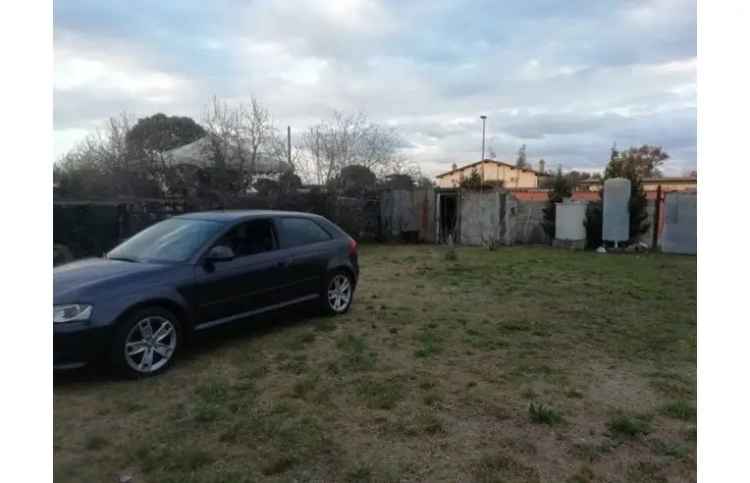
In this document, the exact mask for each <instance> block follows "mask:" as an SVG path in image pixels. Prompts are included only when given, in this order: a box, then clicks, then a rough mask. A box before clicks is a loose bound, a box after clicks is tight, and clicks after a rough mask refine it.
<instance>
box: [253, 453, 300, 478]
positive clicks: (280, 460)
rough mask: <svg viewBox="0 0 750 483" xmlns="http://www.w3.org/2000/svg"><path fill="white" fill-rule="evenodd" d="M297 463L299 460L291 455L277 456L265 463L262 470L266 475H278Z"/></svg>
mask: <svg viewBox="0 0 750 483" xmlns="http://www.w3.org/2000/svg"><path fill="white" fill-rule="evenodd" d="M296 463H297V460H296V459H294V457H292V456H289V455H281V456H277V457H274V458H271V460H270V461H268V463H266V464H265V465H263V467H262V468H261V472H262V473H263V474H264V475H265V476H271V475H278V474H281V473H284V472H285V471H287V470H289V469H290V468H291V467H292V466H294V465H295V464H296Z"/></svg>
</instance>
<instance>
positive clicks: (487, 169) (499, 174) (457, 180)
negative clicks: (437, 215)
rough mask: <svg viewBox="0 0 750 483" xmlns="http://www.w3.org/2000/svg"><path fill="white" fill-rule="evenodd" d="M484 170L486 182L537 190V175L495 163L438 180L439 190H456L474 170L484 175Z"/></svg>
mask: <svg viewBox="0 0 750 483" xmlns="http://www.w3.org/2000/svg"><path fill="white" fill-rule="evenodd" d="M483 168H484V181H485V182H492V181H502V182H503V184H504V186H505V187H507V188H536V187H537V185H538V176H537V174H536V173H534V172H531V171H523V170H519V169H516V168H513V167H510V166H505V165H502V164H497V163H493V162H485V163H483V164H477V165H475V166H470V167H468V166H467V167H466V168H463V169H458V170H456V171H454V172H453V173H451V174H448V175H445V176H441V177H439V178H437V185H438V187H439V188H456V187H458V186H459V185H460V184H461V181H463V180H464V179H465V178H468V177H469V176H471V173H472V171H474V169H476V170H477V172H478V173H479V174H480V175H482V169H483Z"/></svg>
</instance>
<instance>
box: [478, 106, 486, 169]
mask: <svg viewBox="0 0 750 483" xmlns="http://www.w3.org/2000/svg"><path fill="white" fill-rule="evenodd" d="M479 118H480V119H481V120H482V161H484V127H485V124H486V123H487V116H485V115H481V116H479Z"/></svg>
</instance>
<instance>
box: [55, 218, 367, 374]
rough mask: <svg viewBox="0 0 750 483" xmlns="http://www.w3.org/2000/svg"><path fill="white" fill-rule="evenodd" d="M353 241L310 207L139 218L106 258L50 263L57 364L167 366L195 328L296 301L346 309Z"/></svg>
mask: <svg viewBox="0 0 750 483" xmlns="http://www.w3.org/2000/svg"><path fill="white" fill-rule="evenodd" d="M358 276H359V265H358V262H357V243H356V242H355V241H354V240H353V239H352V238H351V237H350V236H349V235H347V234H346V233H345V232H344V231H343V230H342V229H341V228H339V227H338V226H336V225H335V224H333V223H331V222H330V221H328V220H327V219H325V218H323V217H321V216H317V215H312V214H308V213H294V212H280V211H217V212H204V213H193V214H187V215H181V216H176V217H173V218H169V219H167V220H165V221H162V222H160V223H157V224H155V225H152V226H150V227H149V228H146V229H145V230H143V231H141V232H140V233H138V234H136V235H134V236H133V237H131V238H129V239H128V240H126V241H125V242H123V243H122V244H120V245H119V246H117V247H116V248H114V249H113V250H112V251H110V252H109V253H108V254H107V255H106V256H105V257H103V258H94V259H86V260H81V261H77V262H73V263H69V264H67V265H63V266H60V267H57V268H55V270H54V312H53V313H54V315H53V321H54V332H55V335H54V364H55V368H73V367H79V366H82V365H84V364H86V363H88V362H91V361H94V360H97V359H101V358H108V359H109V360H110V361H111V363H112V364H113V366H114V367H116V368H117V369H119V370H120V371H121V372H122V373H123V374H125V375H127V376H131V377H138V376H149V375H154V374H157V373H159V372H162V371H164V370H165V369H166V368H167V367H169V365H170V363H171V362H172V361H173V359H174V355H175V353H176V352H177V351H178V350H180V348H181V347H182V345H183V342H184V341H185V340H186V339H187V338H188V337H189V336H190V334H191V333H193V332H195V331H200V330H204V329H208V328H210V327H214V326H218V325H221V324H226V323H229V322H232V321H235V320H239V319H243V318H246V317H248V316H251V315H255V314H259V313H262V312H266V311H270V310H274V309H279V308H282V307H287V306H291V305H295V304H300V303H303V302H308V303H317V304H319V306H320V308H321V310H322V311H323V312H325V313H327V314H342V313H344V312H346V311H347V310H348V309H349V306H350V305H351V303H352V298H353V295H354V289H355V287H356V285H357V279H358Z"/></svg>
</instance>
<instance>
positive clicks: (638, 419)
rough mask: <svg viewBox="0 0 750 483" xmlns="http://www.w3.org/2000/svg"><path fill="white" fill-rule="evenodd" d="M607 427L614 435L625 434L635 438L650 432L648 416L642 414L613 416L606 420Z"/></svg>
mask: <svg viewBox="0 0 750 483" xmlns="http://www.w3.org/2000/svg"><path fill="white" fill-rule="evenodd" d="M607 429H609V431H610V432H611V433H612V434H613V435H614V436H625V437H628V438H635V437H637V436H640V435H646V434H648V433H649V432H651V427H650V425H649V421H648V418H645V417H643V416H626V415H619V416H615V417H614V418H612V419H610V420H609V421H608V422H607Z"/></svg>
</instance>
